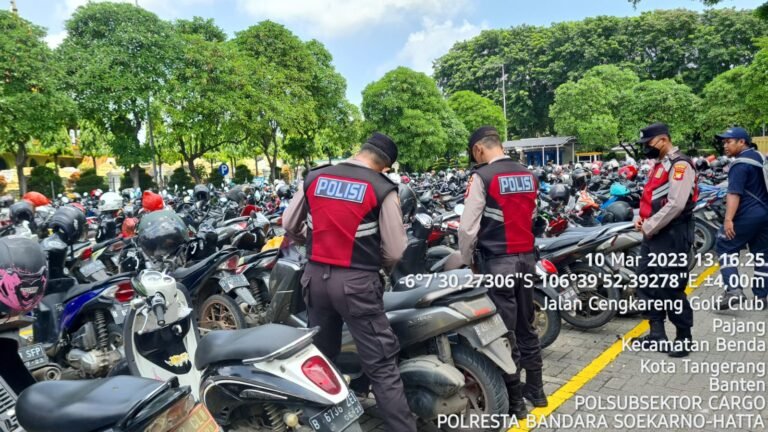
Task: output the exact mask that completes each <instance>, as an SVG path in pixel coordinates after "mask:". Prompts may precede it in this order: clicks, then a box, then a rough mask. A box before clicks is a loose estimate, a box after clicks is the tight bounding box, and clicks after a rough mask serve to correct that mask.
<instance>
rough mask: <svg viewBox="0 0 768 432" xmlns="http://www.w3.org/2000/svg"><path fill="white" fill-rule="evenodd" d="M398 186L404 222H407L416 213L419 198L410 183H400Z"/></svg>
mask: <svg viewBox="0 0 768 432" xmlns="http://www.w3.org/2000/svg"><path fill="white" fill-rule="evenodd" d="M397 188H398V192H397V194H398V196H399V198H400V209H401V210H402V213H403V223H407V222H408V221H410V220H411V216H413V214H414V213H416V207H417V203H418V201H419V198H418V197H417V196H416V192H414V190H413V189H411V187H410V186H408V185H405V184H400V185H399V186H398V187H397Z"/></svg>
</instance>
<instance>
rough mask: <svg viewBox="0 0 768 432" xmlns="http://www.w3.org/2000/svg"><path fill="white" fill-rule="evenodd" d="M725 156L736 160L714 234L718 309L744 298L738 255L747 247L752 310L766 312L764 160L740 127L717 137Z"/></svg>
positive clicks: (767, 199)
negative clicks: (719, 288) (719, 284)
mask: <svg viewBox="0 0 768 432" xmlns="http://www.w3.org/2000/svg"><path fill="white" fill-rule="evenodd" d="M715 138H716V139H718V140H720V141H721V142H722V143H723V149H724V150H725V153H726V155H728V156H731V157H735V158H736V159H735V160H734V161H733V162H731V166H730V169H729V171H728V195H727V196H726V198H725V205H726V210H725V220H724V221H723V226H722V227H721V228H720V230H719V231H718V233H717V244H716V245H715V251H716V252H717V256H718V257H720V273H721V274H722V276H723V284H724V285H725V289H726V292H725V295H724V296H723V298H722V300H721V302H720V305H719V306H720V309H721V310H725V309H729V308H730V307H731V305H734V306H735V305H736V304H738V302H739V300H741V299H742V298H743V297H744V293H743V292H742V286H741V285H740V284H739V269H738V264H739V262H740V261H739V252H740V251H741V250H742V249H744V247H745V246H749V252H750V253H751V254H753V255H754V260H753V262H754V265H755V272H754V278H753V286H752V292H753V293H754V295H755V300H754V302H755V304H754V309H756V310H761V309H766V308H768V304H767V302H766V296H768V265H766V260H768V224H766V223H765V221H766V219H768V191H766V185H765V178H764V176H763V156H762V155H761V154H760V153H758V152H757V150H755V149H754V148H753V146H754V144H752V139H751V138H750V137H749V134H748V133H747V131H746V130H744V129H742V128H740V127H734V128H729V129H728V130H726V131H725V132H723V133H721V134H719V135H716V136H715Z"/></svg>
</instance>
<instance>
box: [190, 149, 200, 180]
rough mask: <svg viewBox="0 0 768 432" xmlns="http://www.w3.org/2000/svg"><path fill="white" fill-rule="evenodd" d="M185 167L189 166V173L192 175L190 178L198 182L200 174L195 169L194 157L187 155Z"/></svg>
mask: <svg viewBox="0 0 768 432" xmlns="http://www.w3.org/2000/svg"><path fill="white" fill-rule="evenodd" d="M187 168H189V175H190V176H192V178H193V179H194V180H195V184H199V183H200V174H198V173H197V170H196V169H195V158H194V157H191V156H190V157H189V158H188V159H187Z"/></svg>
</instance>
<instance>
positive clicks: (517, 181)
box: [499, 174, 535, 195]
mask: <svg viewBox="0 0 768 432" xmlns="http://www.w3.org/2000/svg"><path fill="white" fill-rule="evenodd" d="M526 192H535V186H534V182H533V176H532V175H531V174H512V175H503V176H499V193H500V194H502V195H507V194H516V193H526Z"/></svg>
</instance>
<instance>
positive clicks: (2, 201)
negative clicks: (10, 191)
mask: <svg viewBox="0 0 768 432" xmlns="http://www.w3.org/2000/svg"><path fill="white" fill-rule="evenodd" d="M11 204H13V197H12V196H10V195H3V196H1V197H0V207H3V208H4V207H10V206H11Z"/></svg>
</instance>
